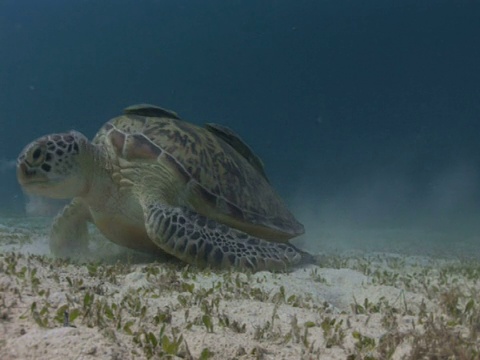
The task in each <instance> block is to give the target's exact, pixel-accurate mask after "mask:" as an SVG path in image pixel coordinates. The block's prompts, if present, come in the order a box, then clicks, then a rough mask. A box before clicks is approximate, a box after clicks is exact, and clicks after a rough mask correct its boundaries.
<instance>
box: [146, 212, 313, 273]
mask: <svg viewBox="0 0 480 360" xmlns="http://www.w3.org/2000/svg"><path fill="white" fill-rule="evenodd" d="M145 220H146V221H145V225H146V229H147V233H148V235H149V236H150V238H151V239H152V240H153V241H154V242H155V243H156V244H157V245H158V246H159V247H160V248H162V249H163V250H164V251H165V252H167V253H169V254H172V255H174V256H176V257H178V258H180V259H182V260H184V261H187V262H189V263H193V264H195V265H200V266H206V265H209V266H212V267H217V268H232V267H234V268H243V269H249V270H253V271H260V270H270V271H273V270H275V271H285V270H287V269H288V268H290V267H292V266H294V265H300V264H302V263H308V262H310V261H311V259H310V257H309V256H308V254H305V253H302V252H301V251H299V250H298V249H296V248H295V247H294V246H293V245H290V244H283V243H275V242H271V241H266V240H263V239H259V238H256V237H253V236H251V235H248V234H246V233H244V232H241V231H238V230H235V229H232V228H229V227H228V226H225V225H222V224H219V223H217V222H216V221H214V220H212V219H208V218H206V217H205V216H202V215H199V214H198V213H195V212H193V211H190V210H188V209H185V208H170V207H166V206H162V205H158V204H157V205H149V206H146V207H145Z"/></svg>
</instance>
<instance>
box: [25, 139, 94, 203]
mask: <svg viewBox="0 0 480 360" xmlns="http://www.w3.org/2000/svg"><path fill="white" fill-rule="evenodd" d="M89 145H90V144H89V141H88V139H87V138H86V137H85V136H84V135H82V134H81V133H79V132H77V131H70V132H68V133H63V134H52V135H47V136H43V137H41V138H39V139H37V140H35V141H33V142H32V143H30V144H29V145H27V146H26V147H25V148H24V149H23V151H22V152H21V153H20V155H19V156H18V159H17V179H18V182H19V183H20V185H21V186H22V188H23V190H24V191H25V192H27V193H29V194H33V195H40V196H46V197H50V198H56V199H66V198H72V197H75V196H79V195H81V194H82V193H84V192H85V191H86V187H87V184H88V179H87V174H86V172H85V168H84V166H82V158H84V156H82V155H84V153H85V152H86V150H87V149H88V147H89Z"/></svg>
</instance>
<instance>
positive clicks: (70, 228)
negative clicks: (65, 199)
mask: <svg viewBox="0 0 480 360" xmlns="http://www.w3.org/2000/svg"><path fill="white" fill-rule="evenodd" d="M88 221H91V215H90V211H89V210H88V208H87V206H85V204H84V203H83V202H82V201H81V200H79V199H78V198H75V199H73V200H72V201H71V202H70V204H68V205H66V206H65V207H64V208H63V210H62V211H61V212H60V213H59V214H58V215H57V217H56V218H55V220H54V221H53V225H52V228H51V232H50V251H51V252H52V253H53V254H54V255H55V256H59V257H75V258H78V256H79V255H82V254H86V253H87V252H88V228H87V222H88Z"/></svg>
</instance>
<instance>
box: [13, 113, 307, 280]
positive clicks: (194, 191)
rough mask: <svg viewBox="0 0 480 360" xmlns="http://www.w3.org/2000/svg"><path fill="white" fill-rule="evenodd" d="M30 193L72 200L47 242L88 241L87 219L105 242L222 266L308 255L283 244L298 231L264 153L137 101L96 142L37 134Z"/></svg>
mask: <svg viewBox="0 0 480 360" xmlns="http://www.w3.org/2000/svg"><path fill="white" fill-rule="evenodd" d="M17 178H18V181H19V183H20V184H21V186H22V187H23V189H24V190H25V191H26V192H27V193H31V194H36V195H42V196H46V197H51V198H72V201H71V203H70V204H69V205H67V206H66V207H65V208H64V210H63V211H62V212H61V213H60V214H59V215H58V216H57V217H56V219H55V220H54V223H53V225H52V231H51V237H50V249H51V251H52V252H53V253H54V254H55V255H57V256H76V254H78V253H79V252H81V251H86V250H87V248H88V231H87V223H88V222H92V223H94V224H95V225H96V226H97V228H98V229H99V230H100V232H101V233H103V234H104V235H105V236H106V237H107V238H108V239H110V240H111V241H113V242H115V243H117V244H120V245H123V246H126V247H129V248H132V249H136V250H140V251H144V252H157V251H162V252H165V253H168V254H170V255H173V256H175V257H177V258H179V259H181V260H183V261H185V262H187V263H192V264H197V265H201V266H205V265H209V266H212V267H218V268H229V267H236V268H246V269H251V270H253V271H258V270H283V269H286V268H289V267H291V266H295V265H300V264H304V263H308V262H311V261H312V257H311V255H309V254H308V253H306V252H303V251H301V250H299V249H298V248H296V247H295V246H293V245H291V244H289V243H288V242H287V241H288V239H290V238H292V237H294V236H297V235H300V234H302V233H303V232H304V229H303V225H301V224H300V223H299V222H298V221H297V220H296V219H295V217H294V216H293V215H292V214H291V213H290V212H289V211H288V209H287V208H286V206H285V204H284V203H283V202H282V200H281V199H280V198H279V196H278V195H277V194H276V193H275V191H274V190H273V188H272V187H271V185H270V184H269V182H268V180H267V179H266V175H265V173H264V170H263V164H262V162H261V161H260V159H259V158H258V157H257V156H256V155H255V154H254V153H253V152H252V151H251V149H250V148H249V147H248V146H247V145H246V144H245V143H243V141H242V140H241V139H240V138H239V137H238V136H237V135H236V134H235V133H234V132H233V131H231V130H229V129H227V128H224V127H222V126H219V125H214V124H209V125H208V126H207V127H206V128H202V127H198V126H195V125H193V124H190V123H188V122H185V121H183V120H181V119H180V118H179V117H178V115H177V114H176V113H174V112H172V111H169V110H165V109H162V108H160V107H157V106H153V105H145V104H142V105H134V106H131V107H128V108H127V109H125V111H124V114H123V115H122V116H119V117H116V118H114V119H112V120H110V121H108V122H107V123H106V124H105V125H104V126H103V127H102V128H101V129H100V130H99V131H98V133H97V135H96V136H95V138H94V139H93V140H92V142H89V140H88V139H87V138H86V137H85V136H84V135H82V134H81V133H79V132H77V131H70V132H67V133H60V134H52V135H47V136H44V137H41V138H39V139H37V140H35V141H33V142H32V143H30V144H29V145H28V146H26V147H25V149H24V150H23V151H22V152H21V153H20V155H19V157H18V162H17Z"/></svg>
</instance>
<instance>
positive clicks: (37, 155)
mask: <svg viewBox="0 0 480 360" xmlns="http://www.w3.org/2000/svg"><path fill="white" fill-rule="evenodd" d="M44 157H45V151H44V149H43V148H42V147H41V146H37V147H36V148H35V149H32V150H31V151H30V156H29V158H30V159H29V160H30V163H31V165H39V164H40V163H42V162H43V160H44Z"/></svg>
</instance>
